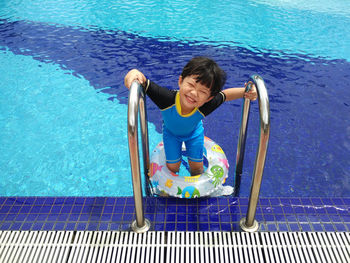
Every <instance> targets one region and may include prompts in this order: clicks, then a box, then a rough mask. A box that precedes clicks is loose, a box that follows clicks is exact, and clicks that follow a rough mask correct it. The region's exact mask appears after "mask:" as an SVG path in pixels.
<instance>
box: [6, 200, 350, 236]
mask: <svg viewBox="0 0 350 263" xmlns="http://www.w3.org/2000/svg"><path fill="white" fill-rule="evenodd" d="M247 206H248V198H234V197H230V198H227V197H226V198H225V197H220V198H207V199H192V200H187V199H175V198H154V197H152V198H144V210H145V217H146V218H148V219H149V220H150V222H151V230H155V231H240V228H239V220H240V219H241V218H242V217H244V216H245V214H246V211H247ZM134 219H135V207H134V200H133V197H0V230H122V231H123V230H126V231H128V230H130V225H131V223H132V221H133V220H134ZM256 219H257V220H258V221H259V223H260V231H349V230H350V198H260V200H259V204H258V208H257V213H256Z"/></svg>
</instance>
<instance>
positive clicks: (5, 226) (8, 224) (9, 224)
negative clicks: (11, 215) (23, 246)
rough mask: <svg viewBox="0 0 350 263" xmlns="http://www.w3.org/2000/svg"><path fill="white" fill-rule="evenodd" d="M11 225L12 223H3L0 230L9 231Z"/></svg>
mask: <svg viewBox="0 0 350 263" xmlns="http://www.w3.org/2000/svg"><path fill="white" fill-rule="evenodd" d="M11 225H12V223H7V222H6V223H3V224H2V225H1V226H0V230H10V229H11Z"/></svg>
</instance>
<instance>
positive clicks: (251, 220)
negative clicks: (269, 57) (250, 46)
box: [235, 75, 270, 232]
mask: <svg viewBox="0 0 350 263" xmlns="http://www.w3.org/2000/svg"><path fill="white" fill-rule="evenodd" d="M251 81H252V82H253V83H254V84H255V86H256V89H257V93H258V101H259V114H260V139H259V146H258V150H257V153H256V158H255V164H254V172H253V180H252V185H251V190H250V196H249V203H248V211H247V215H246V217H245V218H242V219H241V221H240V226H241V229H242V230H243V231H247V232H255V231H257V230H258V229H259V223H258V222H257V221H256V220H255V213H256V207H257V204H258V200H259V193H260V186H261V180H262V175H263V171H264V166H265V159H266V152H267V147H268V142H269V136H270V103H269V97H268V94H267V90H266V87H265V83H264V80H263V79H262V77H260V76H259V75H253V76H251ZM250 88H251V85H247V88H246V91H248V90H249V89H250ZM249 109H250V100H249V99H245V100H244V105H243V110H242V121H241V128H240V132H239V140H238V145H237V158H236V175H235V184H236V185H235V194H236V195H237V194H238V192H239V186H240V178H241V174H242V169H243V159H244V151H245V142H246V136H247V127H248V117H249Z"/></svg>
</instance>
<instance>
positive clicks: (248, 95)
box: [244, 82, 258, 101]
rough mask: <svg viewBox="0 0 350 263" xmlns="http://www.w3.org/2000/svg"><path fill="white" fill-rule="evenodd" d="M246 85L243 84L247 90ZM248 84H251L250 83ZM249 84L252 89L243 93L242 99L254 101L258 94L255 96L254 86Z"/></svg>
mask: <svg viewBox="0 0 350 263" xmlns="http://www.w3.org/2000/svg"><path fill="white" fill-rule="evenodd" d="M248 83H249V82H248ZM248 83H245V85H244V86H245V88H247V85H248ZM250 83H251V82H250ZM251 84H252V88H251V89H250V90H249V91H248V92H245V93H244V98H245V99H250V100H252V101H254V100H256V99H257V97H258V94H257V92H256V88H255V85H254V84H253V83H251Z"/></svg>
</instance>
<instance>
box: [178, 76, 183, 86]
mask: <svg viewBox="0 0 350 263" xmlns="http://www.w3.org/2000/svg"><path fill="white" fill-rule="evenodd" d="M182 81H183V79H182V76H181V75H180V76H179V83H178V84H179V86H180V85H181V84H182Z"/></svg>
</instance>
